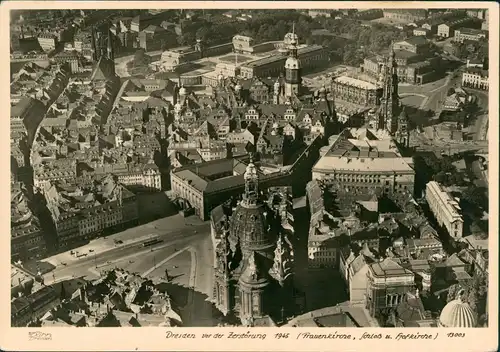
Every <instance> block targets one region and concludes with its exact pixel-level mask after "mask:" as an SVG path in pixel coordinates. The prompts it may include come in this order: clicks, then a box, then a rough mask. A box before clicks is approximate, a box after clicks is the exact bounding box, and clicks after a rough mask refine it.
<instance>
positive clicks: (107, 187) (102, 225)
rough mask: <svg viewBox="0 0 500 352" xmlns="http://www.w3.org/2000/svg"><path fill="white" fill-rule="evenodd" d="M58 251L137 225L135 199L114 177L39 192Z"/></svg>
mask: <svg viewBox="0 0 500 352" xmlns="http://www.w3.org/2000/svg"><path fill="white" fill-rule="evenodd" d="M40 192H41V195H42V196H43V198H44V200H45V203H46V207H47V209H48V211H49V214H50V217H51V219H50V220H51V221H52V223H53V226H54V230H55V235H56V236H57V243H58V246H59V248H69V247H71V246H74V245H75V244H79V243H84V242H86V241H88V240H90V239H92V238H96V237H98V236H99V235H100V234H101V233H102V232H103V231H109V230H113V229H114V230H117V229H120V228H123V227H124V226H130V225H133V224H137V221H138V205H137V200H136V196H135V195H134V194H133V193H132V192H130V191H129V190H128V189H127V188H125V187H124V186H123V185H121V184H119V183H117V182H116V180H114V178H113V177H111V176H106V177H104V178H103V179H102V180H101V182H99V183H94V184H91V185H88V186H85V185H78V184H74V183H73V184H71V183H66V182H54V183H52V182H51V183H49V184H48V185H46V186H45V187H44V188H43V189H42V190H40Z"/></svg>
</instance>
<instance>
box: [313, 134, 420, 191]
mask: <svg viewBox="0 0 500 352" xmlns="http://www.w3.org/2000/svg"><path fill="white" fill-rule="evenodd" d="M312 174H313V176H312V177H313V179H314V180H325V181H329V182H332V183H333V184H335V185H336V187H338V188H339V189H345V190H346V191H348V192H353V193H357V192H361V193H363V192H374V193H389V194H392V193H406V194H409V195H412V194H413V187H414V183H415V170H414V169H413V161H412V159H411V158H404V157H402V156H401V154H400V152H399V151H398V147H397V146H396V144H395V142H394V140H393V139H392V138H391V137H390V136H389V134H388V133H387V132H386V131H383V130H377V131H374V130H370V129H367V128H361V129H345V130H344V131H342V132H341V133H340V134H339V135H336V136H332V137H330V145H329V146H328V147H324V148H323V149H322V151H321V157H320V159H319V160H318V162H317V163H316V165H314V167H313V170H312Z"/></svg>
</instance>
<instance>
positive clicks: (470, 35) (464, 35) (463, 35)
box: [453, 28, 487, 43]
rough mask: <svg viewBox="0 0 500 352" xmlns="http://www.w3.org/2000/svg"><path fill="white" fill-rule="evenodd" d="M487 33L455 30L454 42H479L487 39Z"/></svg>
mask: <svg viewBox="0 0 500 352" xmlns="http://www.w3.org/2000/svg"><path fill="white" fill-rule="evenodd" d="M486 37H487V36H486V32H485V31H483V30H480V29H473V28H459V29H456V30H455V35H454V37H453V40H454V41H455V42H457V43H463V42H464V41H466V40H471V41H475V42H478V41H480V40H481V39H486Z"/></svg>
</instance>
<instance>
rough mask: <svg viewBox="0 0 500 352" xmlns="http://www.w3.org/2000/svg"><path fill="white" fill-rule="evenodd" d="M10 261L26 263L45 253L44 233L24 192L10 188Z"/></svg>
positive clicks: (16, 188) (17, 188)
mask: <svg viewBox="0 0 500 352" xmlns="http://www.w3.org/2000/svg"><path fill="white" fill-rule="evenodd" d="M10 204H11V235H10V236H11V259H12V260H13V261H18V260H21V261H27V260H31V259H36V258H42V257H44V256H45V254H46V253H47V246H46V243H45V236H44V232H43V230H42V228H41V226H40V221H39V219H38V218H37V217H36V216H35V215H34V214H33V213H32V211H31V210H30V208H29V204H28V199H27V196H26V192H25V191H24V190H22V189H21V188H19V187H12V188H11V202H10Z"/></svg>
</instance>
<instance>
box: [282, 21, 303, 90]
mask: <svg viewBox="0 0 500 352" xmlns="http://www.w3.org/2000/svg"><path fill="white" fill-rule="evenodd" d="M289 50H290V55H289V56H288V59H286V62H285V97H286V98H291V97H293V96H296V95H298V94H299V89H300V83H301V80H302V79H301V74H300V71H301V67H300V61H299V58H298V48H297V41H296V39H295V24H293V28H292V40H291V42H290V48H289Z"/></svg>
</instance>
